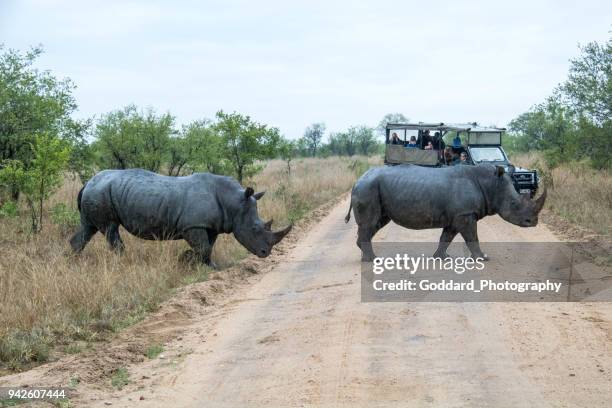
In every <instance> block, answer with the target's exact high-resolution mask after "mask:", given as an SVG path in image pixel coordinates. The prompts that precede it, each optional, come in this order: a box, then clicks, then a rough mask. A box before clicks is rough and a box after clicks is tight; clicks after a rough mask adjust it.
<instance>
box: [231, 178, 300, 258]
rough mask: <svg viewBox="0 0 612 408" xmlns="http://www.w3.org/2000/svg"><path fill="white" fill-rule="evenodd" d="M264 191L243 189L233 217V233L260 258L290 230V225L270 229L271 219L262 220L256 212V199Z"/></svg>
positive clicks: (261, 195) (268, 252)
mask: <svg viewBox="0 0 612 408" xmlns="http://www.w3.org/2000/svg"><path fill="white" fill-rule="evenodd" d="M263 195H264V192H260V193H255V191H254V190H253V189H252V188H251V187H247V188H246V190H244V195H243V196H242V202H241V204H240V206H239V209H238V214H236V217H235V218H234V229H233V233H234V236H235V237H236V239H237V240H238V242H240V243H241V244H242V245H243V246H244V247H245V248H246V249H248V250H249V252H251V253H253V254H255V255H257V256H258V257H260V258H265V257H267V256H268V255H270V252H271V251H272V247H273V246H274V245H276V244H278V243H279V242H280V241H281V240H282V239H283V238H284V237H285V235H287V234H288V233H289V231H291V227H292V225H289V226H288V227H286V228H285V229H282V230H279V231H272V220H270V221H268V222H263V221H262V220H261V219H260V218H259V215H258V214H257V200H259V199H260V198H261V197H263Z"/></svg>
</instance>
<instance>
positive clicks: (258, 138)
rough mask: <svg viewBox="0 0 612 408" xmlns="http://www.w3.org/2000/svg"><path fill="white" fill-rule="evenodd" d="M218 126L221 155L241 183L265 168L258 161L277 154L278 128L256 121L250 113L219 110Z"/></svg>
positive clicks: (215, 126) (216, 128)
mask: <svg viewBox="0 0 612 408" xmlns="http://www.w3.org/2000/svg"><path fill="white" fill-rule="evenodd" d="M214 129H215V131H216V132H217V134H218V135H219V137H220V138H221V149H220V152H221V157H222V158H223V159H225V160H226V161H227V163H229V165H230V166H231V169H232V173H233V174H234V175H235V176H236V178H237V179H238V181H239V182H240V183H242V181H243V180H244V179H245V178H246V177H250V176H252V175H254V174H256V173H257V172H258V171H260V170H261V166H258V165H257V164H256V161H258V160H265V159H269V158H273V157H275V156H276V155H277V149H278V144H279V142H280V134H279V132H278V129H276V128H269V127H268V126H267V125H262V124H259V123H256V122H253V121H252V120H251V118H250V117H249V116H244V115H241V114H239V113H236V112H234V113H225V112H223V111H219V112H217V123H216V124H215V125H214Z"/></svg>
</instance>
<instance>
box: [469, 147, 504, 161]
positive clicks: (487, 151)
mask: <svg viewBox="0 0 612 408" xmlns="http://www.w3.org/2000/svg"><path fill="white" fill-rule="evenodd" d="M470 154H471V155H472V159H473V160H474V161H477V162H483V161H489V162H505V161H506V158H505V157H504V154H503V153H502V151H501V149H500V148H498V147H472V148H471V149H470Z"/></svg>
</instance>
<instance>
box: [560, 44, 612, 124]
mask: <svg viewBox="0 0 612 408" xmlns="http://www.w3.org/2000/svg"><path fill="white" fill-rule="evenodd" d="M580 51H581V52H582V54H581V55H580V57H578V58H576V59H573V60H571V61H570V69H569V75H568V78H567V81H566V82H565V83H564V84H563V85H562V86H561V91H562V92H563V93H564V94H565V95H566V96H567V98H568V101H569V104H570V106H571V107H572V108H574V110H575V111H576V112H578V113H580V114H582V115H584V116H586V117H587V118H589V119H591V120H592V121H593V122H594V123H595V124H597V125H603V123H604V122H607V121H610V120H611V118H612V39H609V40H608V42H607V43H606V44H598V43H597V42H591V43H588V44H587V45H585V46H584V47H580Z"/></svg>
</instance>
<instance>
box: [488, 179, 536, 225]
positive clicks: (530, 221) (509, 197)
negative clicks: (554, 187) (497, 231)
mask: <svg viewBox="0 0 612 408" xmlns="http://www.w3.org/2000/svg"><path fill="white" fill-rule="evenodd" d="M512 170H513V169H512V168H511V169H510V174H507V173H505V171H504V169H503V167H497V168H496V170H495V175H496V177H497V178H498V180H497V188H496V189H495V190H496V191H495V201H496V203H495V206H496V207H497V208H496V212H497V213H498V214H499V215H500V216H501V217H502V218H503V219H504V220H506V221H508V222H510V223H512V224H515V225H518V226H521V227H535V226H536V225H538V214H539V213H540V211H542V208H543V207H544V202H545V201H546V186H544V192H543V193H542V195H541V196H540V197H539V198H538V199H535V200H534V199H531V198H529V197H528V195H526V194H519V193H517V191H516V189H515V188H514V185H513V184H512V178H511V174H512Z"/></svg>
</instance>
